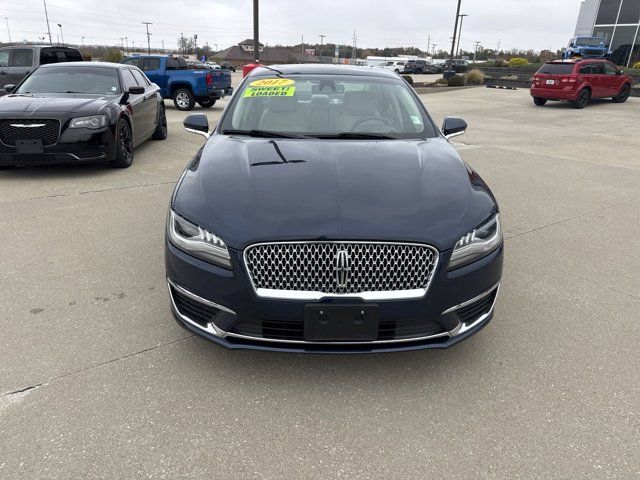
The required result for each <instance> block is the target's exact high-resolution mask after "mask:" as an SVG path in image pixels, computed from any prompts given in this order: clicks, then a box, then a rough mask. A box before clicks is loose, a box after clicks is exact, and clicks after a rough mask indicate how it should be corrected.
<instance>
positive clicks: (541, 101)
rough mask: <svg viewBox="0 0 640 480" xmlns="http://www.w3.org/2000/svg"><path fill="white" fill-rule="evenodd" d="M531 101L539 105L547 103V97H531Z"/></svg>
mask: <svg viewBox="0 0 640 480" xmlns="http://www.w3.org/2000/svg"><path fill="white" fill-rule="evenodd" d="M533 103H535V104H536V105H538V106H539V107H541V106H543V105H544V104H545V103H547V99H546V98H541V97H533Z"/></svg>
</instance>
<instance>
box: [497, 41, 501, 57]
mask: <svg viewBox="0 0 640 480" xmlns="http://www.w3.org/2000/svg"><path fill="white" fill-rule="evenodd" d="M501 43H502V40H498V48H496V55H497V54H498V52H499V51H500V44H501Z"/></svg>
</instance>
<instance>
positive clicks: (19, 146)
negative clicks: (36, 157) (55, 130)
mask: <svg viewBox="0 0 640 480" xmlns="http://www.w3.org/2000/svg"><path fill="white" fill-rule="evenodd" d="M43 152H44V148H43V146H42V140H40V139H36V140H16V153H43Z"/></svg>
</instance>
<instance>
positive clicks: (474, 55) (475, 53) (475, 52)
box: [473, 40, 480, 62]
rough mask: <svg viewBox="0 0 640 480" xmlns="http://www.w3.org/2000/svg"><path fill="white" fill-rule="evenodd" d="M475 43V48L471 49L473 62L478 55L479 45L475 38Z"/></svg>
mask: <svg viewBox="0 0 640 480" xmlns="http://www.w3.org/2000/svg"><path fill="white" fill-rule="evenodd" d="M475 44H476V48H475V50H474V51H473V61H474V62H475V61H476V57H477V56H478V47H479V46H480V42H479V41H477V40H476V41H475Z"/></svg>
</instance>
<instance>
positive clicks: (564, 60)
mask: <svg viewBox="0 0 640 480" xmlns="http://www.w3.org/2000/svg"><path fill="white" fill-rule="evenodd" d="M608 61H609V60H607V59H606V58H558V59H556V60H549V61H548V62H545V63H566V64H569V65H570V64H578V63H582V62H590V63H593V62H608Z"/></svg>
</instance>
